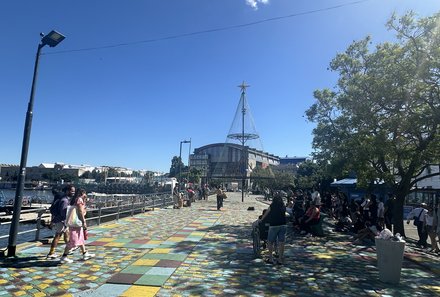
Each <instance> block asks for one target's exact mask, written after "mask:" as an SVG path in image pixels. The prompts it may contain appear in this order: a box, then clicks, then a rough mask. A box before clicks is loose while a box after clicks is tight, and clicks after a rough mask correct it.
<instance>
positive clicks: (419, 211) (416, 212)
mask: <svg viewBox="0 0 440 297" xmlns="http://www.w3.org/2000/svg"><path fill="white" fill-rule="evenodd" d="M427 212H428V211H427V210H426V203H421V204H420V206H419V207H416V208H414V209H413V210H411V212H410V213H409V214H408V216H407V218H406V223H407V224H409V221H410V220H411V219H414V225H415V226H416V227H417V234H418V235H419V240H418V241H417V245H418V246H421V247H423V248H427V247H428V243H427V242H426V240H427V239H428V232H426V229H425V228H424V227H423V220H424V218H425V215H426V213H427Z"/></svg>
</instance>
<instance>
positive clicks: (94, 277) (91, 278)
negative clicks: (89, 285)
mask: <svg viewBox="0 0 440 297" xmlns="http://www.w3.org/2000/svg"><path fill="white" fill-rule="evenodd" d="M87 279H88V280H90V281H94V280H96V279H98V277H97V276H95V275H93V276H89V277H88V278H87Z"/></svg>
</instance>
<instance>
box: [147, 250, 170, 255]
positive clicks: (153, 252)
mask: <svg viewBox="0 0 440 297" xmlns="http://www.w3.org/2000/svg"><path fill="white" fill-rule="evenodd" d="M170 251H171V249H152V250H151V251H150V254H168V253H169V252H170Z"/></svg>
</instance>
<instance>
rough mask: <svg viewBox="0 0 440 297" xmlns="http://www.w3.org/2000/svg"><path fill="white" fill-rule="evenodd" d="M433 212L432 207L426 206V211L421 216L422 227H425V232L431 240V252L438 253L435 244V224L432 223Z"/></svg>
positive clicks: (438, 250) (439, 250)
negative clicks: (423, 215)
mask: <svg viewBox="0 0 440 297" xmlns="http://www.w3.org/2000/svg"><path fill="white" fill-rule="evenodd" d="M435 215H436V214H435V212H434V208H433V207H428V212H427V213H426V214H425V217H424V218H423V228H425V231H426V233H428V236H429V239H430V240H431V252H434V253H438V252H440V249H439V248H438V245H437V239H436V237H437V232H436V231H437V230H436V227H437V226H436V225H434V217H435Z"/></svg>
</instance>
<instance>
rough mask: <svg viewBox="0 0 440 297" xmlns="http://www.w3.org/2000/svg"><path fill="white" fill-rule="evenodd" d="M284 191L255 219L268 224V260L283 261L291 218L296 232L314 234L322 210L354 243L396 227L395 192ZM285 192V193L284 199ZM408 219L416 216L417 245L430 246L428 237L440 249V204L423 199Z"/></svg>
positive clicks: (436, 251)
mask: <svg viewBox="0 0 440 297" xmlns="http://www.w3.org/2000/svg"><path fill="white" fill-rule="evenodd" d="M285 193H286V192H284V193H283V194H284V195H282V194H280V193H277V192H275V193H274V194H273V200H272V203H271V204H270V206H269V208H268V209H265V210H264V211H263V214H262V215H261V216H260V217H259V220H257V221H256V224H258V225H256V226H260V227H261V226H265V225H266V226H269V227H268V232H267V238H264V239H267V246H268V258H267V259H266V262H268V263H278V264H283V263H284V242H285V236H286V230H287V229H286V228H287V223H288V222H289V221H290V222H291V223H292V225H293V228H294V231H295V232H296V233H297V234H301V235H304V236H311V233H312V230H311V229H312V226H313V225H316V224H318V223H319V221H320V217H321V212H325V213H326V214H327V215H328V216H329V217H330V218H332V219H334V220H335V221H336V224H335V230H336V231H339V232H347V233H350V234H352V235H353V243H354V244H364V243H374V240H375V237H376V236H377V235H379V233H380V232H381V231H382V230H383V229H385V228H386V229H389V230H393V222H394V218H393V215H394V208H395V204H396V198H395V196H393V195H389V198H388V199H387V200H386V201H384V199H383V198H379V199H378V198H377V196H376V195H374V194H367V195H365V196H364V197H363V199H362V200H356V199H350V200H349V199H348V198H347V197H346V196H345V195H344V194H343V193H325V194H324V195H323V196H322V197H321V195H320V193H319V192H318V191H313V192H308V193H304V192H302V191H296V192H293V191H287V193H286V194H285ZM282 196H285V197H284V198H285V199H283V197H282ZM286 196H287V197H286ZM284 201H286V203H284ZM286 214H287V215H286ZM407 219H408V221H407V222H408V223H409V222H410V220H414V225H415V226H416V227H417V231H418V235H419V240H418V242H417V245H418V246H419V247H421V248H425V249H428V243H427V238H428V237H429V238H430V242H431V247H430V249H429V251H431V252H435V253H440V249H439V246H438V244H437V242H438V241H439V235H440V224H439V223H440V204H439V205H437V206H427V205H426V204H425V203H422V204H421V205H420V206H419V207H415V208H414V209H413V210H412V211H411V212H410V213H409V214H408V217H407ZM260 230H261V228H260ZM260 233H264V232H262V231H260ZM274 251H276V253H275V254H278V255H279V258H278V260H276V259H274V256H273V255H274Z"/></svg>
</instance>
